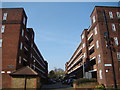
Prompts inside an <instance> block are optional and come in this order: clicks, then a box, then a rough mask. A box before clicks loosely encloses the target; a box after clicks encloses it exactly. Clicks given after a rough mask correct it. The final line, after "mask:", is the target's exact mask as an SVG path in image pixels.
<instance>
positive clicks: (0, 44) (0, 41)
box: [0, 39, 2, 48]
mask: <svg viewBox="0 0 120 90" xmlns="http://www.w3.org/2000/svg"><path fill="white" fill-rule="evenodd" d="M1 47H2V39H0V48H1Z"/></svg>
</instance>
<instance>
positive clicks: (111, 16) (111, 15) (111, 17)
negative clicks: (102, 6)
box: [109, 11, 113, 19]
mask: <svg viewBox="0 0 120 90" xmlns="http://www.w3.org/2000/svg"><path fill="white" fill-rule="evenodd" d="M109 16H110V19H113V13H112V12H111V11H110V12H109Z"/></svg>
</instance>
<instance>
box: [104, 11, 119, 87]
mask: <svg viewBox="0 0 120 90" xmlns="http://www.w3.org/2000/svg"><path fill="white" fill-rule="evenodd" d="M103 16H104V21H105V25H106V30H107V32H105V33H104V39H105V40H106V42H107V46H108V48H109V50H110V56H111V61H112V73H113V81H114V88H117V83H116V75H115V67H114V61H113V55H112V51H113V49H112V48H113V46H112V44H111V38H110V36H109V30H108V24H107V17H106V14H105V11H104V10H103Z"/></svg>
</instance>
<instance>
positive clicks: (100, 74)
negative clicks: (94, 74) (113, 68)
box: [99, 69, 103, 79]
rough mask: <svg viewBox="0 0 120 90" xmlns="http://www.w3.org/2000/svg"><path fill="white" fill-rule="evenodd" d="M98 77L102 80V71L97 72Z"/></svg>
mask: <svg viewBox="0 0 120 90" xmlns="http://www.w3.org/2000/svg"><path fill="white" fill-rule="evenodd" d="M99 76H100V79H103V77H102V70H101V69H100V70H99Z"/></svg>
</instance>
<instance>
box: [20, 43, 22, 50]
mask: <svg viewBox="0 0 120 90" xmlns="http://www.w3.org/2000/svg"><path fill="white" fill-rule="evenodd" d="M22 47H23V43H22V42H21V43H20V50H22Z"/></svg>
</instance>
